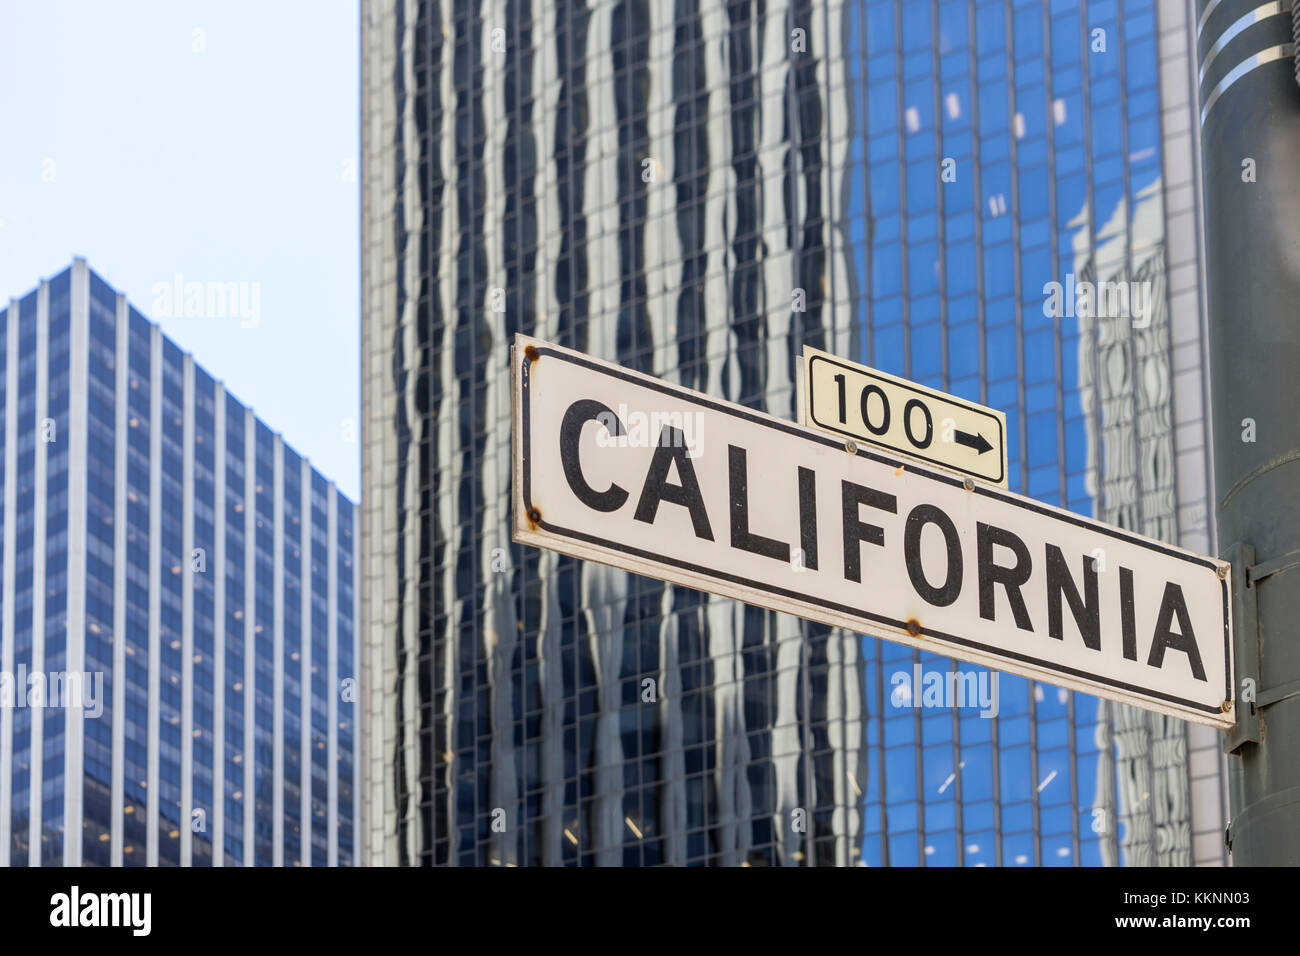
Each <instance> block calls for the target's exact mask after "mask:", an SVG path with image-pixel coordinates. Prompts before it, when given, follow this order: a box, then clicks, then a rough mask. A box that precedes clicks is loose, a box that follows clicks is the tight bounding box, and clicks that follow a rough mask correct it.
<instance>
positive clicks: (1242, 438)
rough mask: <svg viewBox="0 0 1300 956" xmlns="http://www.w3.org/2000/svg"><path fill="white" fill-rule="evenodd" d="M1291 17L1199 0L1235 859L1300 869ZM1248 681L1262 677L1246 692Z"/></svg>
mask: <svg viewBox="0 0 1300 956" xmlns="http://www.w3.org/2000/svg"><path fill="white" fill-rule="evenodd" d="M1290 14H1291V10H1290V2H1289V0H1281V2H1279V3H1267V4H1261V2H1260V0H1197V2H1196V18H1197V20H1196V41H1197V54H1198V65H1199V67H1200V71H1201V73H1200V120H1201V141H1202V147H1203V158H1204V173H1205V184H1204V185H1205V189H1204V194H1205V246H1206V265H1207V280H1208V289H1209V298H1208V307H1209V347H1210V393H1211V406H1212V422H1213V432H1214V476H1215V485H1216V488H1215V494H1216V496H1217V498H1218V500H1217V502H1216V520H1217V523H1218V536H1219V537H1218V540H1219V544H1220V548H1221V552H1222V553H1223V554H1224V555H1225V556H1227V555H1228V554H1230V553H1231V554H1235V555H1237V556H1238V563H1237V564H1236V565H1234V568H1233V575H1234V591H1235V592H1236V593H1237V594H1238V596H1239V598H1240V599H1241V600H1242V601H1246V602H1249V607H1248V613H1243V614H1241V619H1240V620H1237V621H1235V622H1234V630H1235V631H1236V645H1237V648H1238V650H1237V668H1236V670H1237V677H1238V680H1237V688H1236V691H1235V694H1234V696H1236V697H1237V698H1238V703H1237V710H1238V720H1239V724H1238V729H1237V731H1234V733H1233V734H1230V735H1229V744H1228V747H1227V748H1225V749H1229V750H1230V751H1231V755H1230V756H1229V757H1228V767H1229V789H1230V792H1231V800H1232V810H1231V813H1232V819H1231V822H1230V824H1229V827H1228V832H1227V834H1226V837H1227V841H1228V846H1229V849H1230V850H1231V853H1232V859H1233V863H1234V864H1236V865H1277V864H1290V865H1295V864H1300V696H1288V695H1289V694H1291V693H1292V692H1296V693H1297V694H1300V633H1298V632H1297V629H1298V628H1300V567H1297V566H1291V565H1290V562H1291V561H1292V560H1295V561H1296V562H1297V563H1298V564H1300V87H1298V86H1297V83H1296V76H1295V63H1294V52H1295V51H1294V46H1293V40H1292V32H1291V29H1292V27H1291V15H1290ZM1252 552H1253V556H1251V555H1252ZM1243 555H1248V556H1251V557H1242V556H1243ZM1288 556H1291V557H1288ZM1252 618H1253V620H1252ZM1255 621H1257V626H1256V625H1255V623H1254V622H1255ZM1256 633H1257V635H1258V639H1257V640H1256ZM1254 675H1257V686H1256V687H1254V688H1253V689H1252V688H1250V687H1248V686H1247V687H1245V688H1243V680H1248V681H1249V680H1255V679H1256V678H1255V676H1254ZM1252 694H1253V696H1254V697H1255V700H1254V702H1253V704H1252V703H1251V702H1250V697H1251V696H1252ZM1256 716H1257V717H1258V720H1259V724H1258V727H1257V729H1255V728H1254V723H1253V722H1254V721H1255V719H1256ZM1244 722H1250V723H1251V726H1252V730H1251V731H1250V732H1246V731H1244V730H1243V729H1242V728H1243V727H1244Z"/></svg>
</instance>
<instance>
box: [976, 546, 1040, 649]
mask: <svg viewBox="0 0 1300 956" xmlns="http://www.w3.org/2000/svg"><path fill="white" fill-rule="evenodd" d="M994 545H998V546H999V547H1003V548H1008V549H1010V550H1011V551H1012V552H1013V553H1014V554H1015V556H1016V563H1015V564H1014V565H1013V566H1012V567H1009V568H1008V567H1003V566H1002V565H999V564H995V563H994V562H993V546H994ZM975 551H976V562H977V563H978V565H979V587H980V617H982V618H984V620H986V621H992V620H993V619H994V617H993V609H994V607H995V602H994V600H993V588H994V586H995V585H998V584H1001V585H1002V586H1003V587H1004V588H1006V591H1007V600H1008V601H1009V602H1011V613H1012V615H1014V616H1015V619H1016V627H1018V628H1020V630H1022V631H1032V630H1033V629H1034V626H1033V624H1031V623H1030V620H1029V609H1028V608H1026V607H1025V599H1024V597H1023V596H1022V595H1021V593H1020V589H1021V588H1022V587H1024V585H1025V582H1026V581H1028V580H1029V575H1030V573H1031V572H1032V571H1033V568H1034V566H1033V562H1032V561H1031V560H1030V558H1029V549H1028V548H1026V547H1025V543H1024V542H1023V541H1021V540H1020V539H1019V538H1018V537H1016V535H1014V534H1012V533H1011V532H1010V531H1006V530H1004V529H1002V528H997V527H994V526H993V525H991V524H985V523H984V522H982V521H978V522H976V523H975Z"/></svg>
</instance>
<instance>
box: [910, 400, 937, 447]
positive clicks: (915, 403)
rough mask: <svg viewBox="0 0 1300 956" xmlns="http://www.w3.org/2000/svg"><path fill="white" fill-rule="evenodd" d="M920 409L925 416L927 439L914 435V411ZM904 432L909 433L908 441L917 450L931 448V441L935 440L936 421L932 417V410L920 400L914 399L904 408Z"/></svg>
mask: <svg viewBox="0 0 1300 956" xmlns="http://www.w3.org/2000/svg"><path fill="white" fill-rule="evenodd" d="M914 408H919V409H920V410H921V414H922V415H924V416H925V437H924V438H917V437H916V436H915V435H913V434H912V409H914ZM903 431H905V432H907V440H908V441H910V442H911V443H912V444H913V445H915V446H916V447H917V448H929V447H930V440H931V439H932V438H934V419H933V418H931V417H930V409H928V408H926V407H925V403H924V402H922V401H921V400H920V399H919V398H913V399H911V400H910V401H908V403H907V404H906V405H904V406H903Z"/></svg>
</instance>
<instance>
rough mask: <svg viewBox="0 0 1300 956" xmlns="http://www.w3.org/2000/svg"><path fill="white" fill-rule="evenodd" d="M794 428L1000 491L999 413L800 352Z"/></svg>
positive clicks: (1002, 438) (1002, 429) (1003, 461)
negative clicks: (863, 445)
mask: <svg viewBox="0 0 1300 956" xmlns="http://www.w3.org/2000/svg"><path fill="white" fill-rule="evenodd" d="M799 422H800V424H803V425H807V426H809V427H810V428H818V429H820V430H822V431H824V432H827V433H829V434H833V435H839V436H841V437H845V438H852V439H853V440H854V441H855V442H867V443H869V444H872V445H875V446H877V447H879V448H884V449H887V450H889V451H891V452H897V453H900V454H903V455H908V456H910V457H912V458H916V459H918V460H920V461H926V462H929V463H931V464H933V465H938V466H939V467H940V468H946V469H948V470H949V471H955V472H958V473H959V474H962V475H970V476H971V477H972V478H977V479H979V480H980V481H986V482H989V483H990V484H994V485H999V486H1001V487H1003V488H1005V487H1007V438H1006V435H1007V417H1006V416H1005V415H1003V414H1002V413H1001V412H999V411H995V410H994V409H992V408H986V407H985V406H983V405H976V404H975V403H974V402H968V401H966V400H965V399H962V398H958V397H957V396H955V395H947V394H945V393H943V392H937V391H935V390H934V389H932V388H926V387H925V386H924V385H917V384H916V383H915V382H909V381H907V380H906V379H902V378H898V377H897V376H894V375H887V374H886V373H884V372H878V371H876V370H875V369H872V368H867V367H866V366H865V365H858V364H857V363H856V362H848V361H845V360H844V359H841V358H836V357H835V356H834V355H830V354H828V353H826V352H822V351H820V350H819V349H814V348H810V347H808V346H807V345H805V346H804V349H803V397H802V401H800V403H799Z"/></svg>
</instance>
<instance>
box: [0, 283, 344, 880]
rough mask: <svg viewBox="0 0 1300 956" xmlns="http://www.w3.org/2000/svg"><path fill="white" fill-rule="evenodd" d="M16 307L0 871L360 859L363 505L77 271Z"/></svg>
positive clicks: (6, 491)
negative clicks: (356, 515)
mask: <svg viewBox="0 0 1300 956" xmlns="http://www.w3.org/2000/svg"><path fill="white" fill-rule="evenodd" d="M0 319H2V321H3V328H4V330H5V334H4V335H3V336H0V348H2V349H3V351H0V376H2V377H3V382H4V388H3V400H4V405H3V412H2V414H0V421H3V427H4V433H3V449H4V454H3V479H2V480H3V499H2V500H3V508H2V509H0V512H2V514H3V518H2V519H0V520H3V525H2V526H0V533H2V534H3V547H0V554H2V555H3V557H2V559H0V560H2V561H3V565H2V566H0V581H2V590H0V621H2V622H3V633H2V637H0V866H2V865H12V866H27V865H37V864H55V865H58V864H62V865H73V866H75V865H128V866H129V865H162V866H174V865H182V866H184V865H195V866H209V865H227V866H240V865H253V864H268V865H269V864H275V865H285V866H295V865H336V864H342V865H349V864H351V863H353V862H354V860H355V849H354V833H355V829H354V821H355V819H356V816H357V806H356V800H355V796H356V793H357V789H356V785H355V781H354V780H353V779H352V777H353V775H354V774H355V773H356V761H355V760H354V758H353V754H352V750H353V746H354V744H353V741H354V730H353V722H354V720H355V719H356V715H355V713H354V712H353V703H352V700H353V698H354V695H353V693H352V690H351V687H353V686H354V685H355V673H354V670H353V662H354V661H355V659H356V658H355V650H354V648H353V646H352V645H353V642H354V640H355V628H354V614H355V612H354V610H353V607H354V605H353V597H352V592H353V588H354V586H355V577H356V573H357V567H356V563H355V561H354V555H355V544H354V537H353V530H352V512H353V509H354V507H355V506H354V504H353V503H352V502H351V501H349V500H348V499H347V498H345V497H344V496H342V495H340V494H339V493H338V492H337V490H336V489H335V487H334V485H333V483H332V482H330V481H328V480H327V479H326V478H324V477H323V476H322V475H320V474H318V473H317V472H316V471H315V470H314V469H312V468H311V466H310V463H308V462H307V461H306V460H305V459H303V458H301V457H299V456H298V455H296V454H295V453H294V452H293V450H292V449H291V448H289V447H288V445H286V444H285V443H284V441H283V440H282V439H281V437H280V436H279V435H277V434H275V433H273V432H271V431H270V430H269V429H268V428H267V427H266V425H265V424H263V423H262V422H261V421H260V420H258V419H257V418H256V417H255V416H254V415H253V413H252V410H251V409H248V408H246V407H245V406H243V405H242V404H240V403H239V402H238V401H237V400H236V399H235V398H234V397H233V396H232V395H229V394H228V393H227V392H226V390H225V388H224V387H223V386H222V385H221V383H220V382H217V381H215V380H214V379H213V378H212V377H211V376H210V375H209V374H208V373H207V372H205V371H204V370H203V369H202V368H200V367H199V366H198V365H197V364H195V362H194V361H193V359H192V357H191V356H189V355H187V354H185V353H184V352H182V351H181V350H180V349H179V348H178V347H177V346H176V345H175V343H173V342H172V341H171V340H170V339H168V338H167V337H166V336H165V335H163V334H162V332H161V330H160V329H159V328H158V327H157V326H155V325H153V324H152V323H150V322H149V321H148V320H147V319H145V318H144V316H142V315H141V314H140V313H139V312H137V311H136V310H135V309H134V308H133V307H132V306H131V305H130V304H129V303H128V302H127V300H126V298H125V297H124V296H122V295H119V294H118V293H116V292H115V291H114V290H113V289H111V288H110V287H109V286H108V285H107V284H106V283H105V282H104V281H103V280H102V279H101V278H100V277H99V276H97V275H96V274H95V273H93V272H92V271H91V270H90V269H89V268H88V267H87V266H86V264H85V263H84V262H83V261H81V260H76V261H74V263H73V265H72V266H71V267H70V268H69V269H67V270H65V271H64V272H62V273H60V274H59V275H58V276H56V277H55V278H53V279H50V280H49V281H47V282H42V283H41V284H40V286H39V287H38V288H37V289H35V290H34V291H32V292H31V293H30V294H28V295H26V296H24V297H22V298H20V299H11V300H10V301H9V304H8V306H7V308H6V309H4V311H3V312H0ZM254 501H255V502H256V503H257V508H256V510H255V509H254V508H253V507H250V503H252V502H254ZM35 677H39V678H40V680H39V684H40V686H41V687H43V688H45V696H44V697H43V698H38V697H34V696H33V689H32V688H33V686H34V685H33V683H32V679H33V678H35ZM73 680H79V681H80V684H73V683H70V681H73ZM345 684H346V687H345ZM56 686H59V687H61V688H62V689H64V690H65V691H67V690H68V689H69V688H72V687H77V688H78V690H77V691H76V692H72V693H65V694H64V695H63V696H61V697H59V698H57V699H56V696H55V694H56V691H55V687H56ZM250 691H251V692H250ZM41 704H44V706H41ZM73 704H80V705H81V706H80V707H76V706H72V705H73ZM38 754H39V755H41V759H40V760H37V759H36V755H38ZM78 831H80V832H78Z"/></svg>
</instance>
